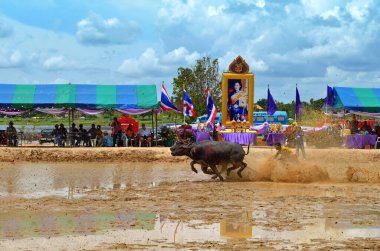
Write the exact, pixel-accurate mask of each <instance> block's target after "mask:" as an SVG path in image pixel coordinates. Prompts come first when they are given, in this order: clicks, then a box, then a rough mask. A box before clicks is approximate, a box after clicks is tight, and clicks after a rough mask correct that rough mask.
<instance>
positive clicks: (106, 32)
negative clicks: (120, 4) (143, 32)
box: [76, 13, 139, 45]
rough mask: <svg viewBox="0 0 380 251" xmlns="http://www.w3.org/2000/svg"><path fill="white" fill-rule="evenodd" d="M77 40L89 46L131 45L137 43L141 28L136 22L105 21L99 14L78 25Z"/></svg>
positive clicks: (112, 19) (92, 15)
mask: <svg viewBox="0 0 380 251" xmlns="http://www.w3.org/2000/svg"><path fill="white" fill-rule="evenodd" d="M77 28H78V29H77V32H76V37H77V39H78V40H79V41H80V42H81V43H83V44H88V45H105V44H129V43H132V42H133V41H135V39H136V37H137V35H138V33H139V28H138V26H137V24H136V23H134V22H122V21H120V20H119V19H118V18H110V19H104V18H102V17H101V16H99V15H97V14H94V13H92V14H90V16H89V17H87V18H85V19H82V20H80V21H79V22H78V23H77Z"/></svg>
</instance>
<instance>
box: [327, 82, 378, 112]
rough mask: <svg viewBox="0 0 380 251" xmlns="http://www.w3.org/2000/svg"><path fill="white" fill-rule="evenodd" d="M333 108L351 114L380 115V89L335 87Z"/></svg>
mask: <svg viewBox="0 0 380 251" xmlns="http://www.w3.org/2000/svg"><path fill="white" fill-rule="evenodd" d="M333 108H334V109H344V110H346V111H349V112H350V113H367V114H371V113H372V114H377V113H380V88H349V87H334V89H333Z"/></svg>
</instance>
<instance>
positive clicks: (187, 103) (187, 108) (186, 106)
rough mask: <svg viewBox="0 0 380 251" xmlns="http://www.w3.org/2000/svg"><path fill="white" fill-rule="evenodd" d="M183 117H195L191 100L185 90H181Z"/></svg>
mask: <svg viewBox="0 0 380 251" xmlns="http://www.w3.org/2000/svg"><path fill="white" fill-rule="evenodd" d="M183 115H185V116H193V117H194V118H195V117H196V115H195V112H194V106H193V102H191V99H190V97H189V95H187V92H186V91H185V90H183Z"/></svg>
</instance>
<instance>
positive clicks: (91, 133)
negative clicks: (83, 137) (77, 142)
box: [88, 124, 96, 146]
mask: <svg viewBox="0 0 380 251" xmlns="http://www.w3.org/2000/svg"><path fill="white" fill-rule="evenodd" d="M88 137H89V138H90V140H89V142H88V143H89V146H93V145H92V144H93V143H92V142H94V144H95V145H96V141H95V140H96V127H95V124H91V128H90V129H89V130H88Z"/></svg>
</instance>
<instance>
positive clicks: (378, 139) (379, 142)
mask: <svg viewBox="0 0 380 251" xmlns="http://www.w3.org/2000/svg"><path fill="white" fill-rule="evenodd" d="M377 144H380V137H377V139H376V142H375V149H377Z"/></svg>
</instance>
